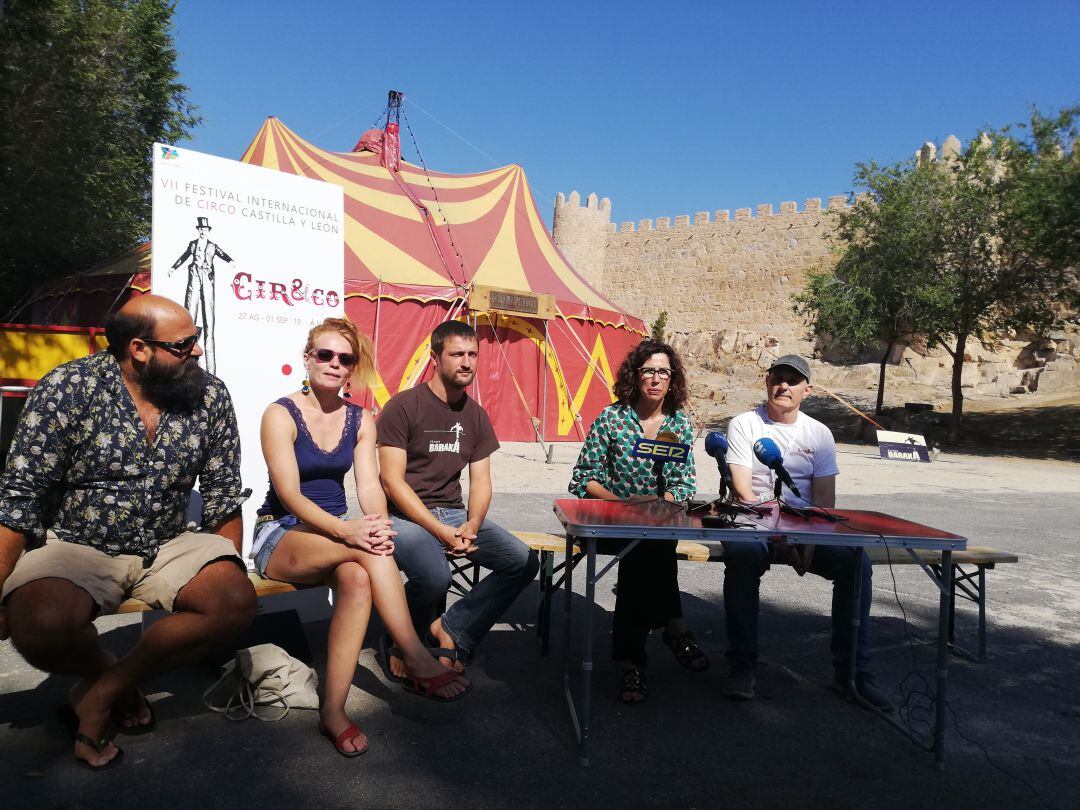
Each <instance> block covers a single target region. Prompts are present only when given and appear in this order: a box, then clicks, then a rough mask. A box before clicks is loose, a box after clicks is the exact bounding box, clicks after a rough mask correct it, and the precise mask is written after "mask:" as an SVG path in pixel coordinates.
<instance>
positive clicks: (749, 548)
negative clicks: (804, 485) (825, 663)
mask: <svg viewBox="0 0 1080 810" xmlns="http://www.w3.org/2000/svg"><path fill="white" fill-rule="evenodd" d="M776 550H777V548H776V545H775V544H773V543H766V542H764V541H761V542H738V543H736V542H730V543H724V566H725V570H724V619H725V622H726V624H727V637H728V651H727V657H728V660H729V661H730V663H731V668H732V669H741V668H747V667H753V666H754V665H755V664H756V663H757V657H758V600H759V597H758V592H759V588H760V585H761V577H762V575H764V573H765V572H766V571H768V570H769V565H770V564H771V563H772V562H774V561H775V552H776ZM858 556H859V555H858V549H854V548H848V547H846V546H818V547H817V548H816V549H814V558H813V559H812V560H811V561H810V568H809V571H810V573H812V574H817V575H818V576H819V577H824V578H825V579H828V580H832V584H833V593H832V645H831V649H832V655H833V665H834V666H835V667H836V668H837V669H846V668H847V664H848V661H850V659H851V597H852V596H853V591H854V587H855V565H856V562H855V561H856V559H857V558H858ZM862 560H863V570H862V585H861V591H860V594H859V595H860V597H861V601H860V604H859V608H860V610H859V638H858V643H857V645H856V648H855V669H856V670H858V671H859V672H865V671H866V668H867V666H868V665H869V662H870V603H871V602H872V601H873V596H874V595H873V592H872V590H871V568H870V560H869V559H868V558H867V557H866V556H865V555H863V558H862Z"/></svg>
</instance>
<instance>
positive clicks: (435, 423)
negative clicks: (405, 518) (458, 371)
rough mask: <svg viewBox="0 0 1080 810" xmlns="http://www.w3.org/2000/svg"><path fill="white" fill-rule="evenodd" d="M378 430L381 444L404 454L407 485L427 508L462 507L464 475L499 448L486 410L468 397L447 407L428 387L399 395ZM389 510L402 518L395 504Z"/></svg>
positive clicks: (424, 385) (421, 387)
mask: <svg viewBox="0 0 1080 810" xmlns="http://www.w3.org/2000/svg"><path fill="white" fill-rule="evenodd" d="M376 428H377V432H378V440H379V444H380V445H383V446H385V447H400V448H402V449H403V450H405V453H406V463H405V483H407V484H408V485H409V486H410V487H412V490H413V492H415V493H416V494H417V495H418V496H419V498H420V500H421V501H423V502H424V506H426V507H428V508H429V509H434V508H435V507H437V506H443V507H449V508H458V509H464V508H465V505H464V503H463V502H462V500H461V471H462V470H463V469H465V467H467V466H468V465H469V464H471V463H472V462H474V461H483V460H484V459H485V458H487V457H488V456H490V455H491V454H492V453H494V452H495V451H496V450H498V449H499V440H498V439H496V438H495V431H494V429H493V428H492V427H491V420H490V419H489V418H488V415H487V412H486V411H485V410H484V409H483V408H481V407H480V406H479V405H477V404H476V403H475V402H474V401H473V400H472V399H470V398H469V396H468V395H465V396H464V397H462V398H461V399H460V400H458V401H457V402H455V403H454V404H453V405H449V404H447V403H445V402H443V401H442V400H441V399H439V398H438V397H437V396H435V393H434V392H433V391H432V390H431V388H429V387H428V384H427V383H421V384H420V385H418V386H416V387H415V388H410V389H408V390H407V391H401V392H400V393H398V394H395V395H394V396H393V397H392V398H391V400H390V401H389V402H387V403H386V407H385V408H383V410H382V413H380V414H379V418H378V421H377V422H376ZM390 509H391V511H393V512H394V513H395V514H399V515H400V514H401V510H400V509H398V508H397V505H396V504H394V503H391V504H390Z"/></svg>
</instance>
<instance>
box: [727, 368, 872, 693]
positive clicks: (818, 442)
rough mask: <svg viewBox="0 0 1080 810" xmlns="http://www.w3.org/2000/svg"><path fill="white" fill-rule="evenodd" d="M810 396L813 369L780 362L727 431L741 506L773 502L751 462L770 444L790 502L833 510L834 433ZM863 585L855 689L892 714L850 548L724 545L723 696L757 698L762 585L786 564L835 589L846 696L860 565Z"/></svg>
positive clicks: (866, 571)
mask: <svg viewBox="0 0 1080 810" xmlns="http://www.w3.org/2000/svg"><path fill="white" fill-rule="evenodd" d="M812 391H813V386H812V385H811V384H810V364H809V363H808V362H806V360H805V358H802V357H799V356H798V355H796V354H785V355H783V356H782V357H778V358H777V359H776V361H775V362H774V363H773V364H772V365H771V366H769V369H768V371H767V372H766V374H765V394H766V397H765V402H764V404H762V405H759V406H758V407H757V408H755V409H754V410H752V411H747V412H746V413H742V414H739V415H738V416H736V417H735V418H734V419H732V420H731V424H730V425H729V426H728V434H727V436H728V442H729V444H730V447H729V449H728V453H727V463H728V466H729V467H730V468H731V479H732V486H733V488H734V490H735V495H736V497H738V498H739V499H740V500H742V501H747V502H756V501H759V500H761V499H762V498H770V499H771V498H772V497H773V495H772V493H773V484H774V481H773V475H774V473H773V471H772V470H770V469H769V468H768V467H766V466H765V465H764V464H762V463H761V462H760V461H758V460H757V459H756V458H755V457H754V451H753V446H754V442H755V441H757V440H758V439H761V438H766V437H767V438H769V439H772V440H773V441H774V442H776V445H777V446H778V447H779V448H780V451H781V452H782V453H783V456H784V467H785V468H786V469H787V471H788V473H789V474H790V475H791V477H792V479H793V480H794V483H795V485H796V486H797V487H798V488H799V491H800V492H802V493H803V494H804V495H805V496H806V497H805V498H800V497H799V496H797V495H796V494H795V493H794V492H793V491H791V490H790V489H788V488H787V487H785V488H784V490H783V498H784V500H785V501H787V502H789V503H791V504H793V505H795V506H809V505H814V506H821V507H825V508H827V509H831V508H833V507H834V506H835V505H836V476H837V475H838V474H839V472H840V468H839V467H837V464H836V442H835V441H834V440H833V436H832V432H831V431H830V430H829V428H828V427H826V426H825V425H823V424H822V423H821V422H819V421H818V420H816V419H814V418H813V417H812V416H808V415H806V414H805V413H802V412H801V411H800V408H799V406H800V405H801V404H802V401H803V399H804V398H805V397H806V396H807V395H808V394H810V393H811V392H812ZM860 560H862V563H863V566H862V570H861V572H860V576H861V581H862V585H861V587H862V590H861V596H862V602H861V604H860V611H859V612H860V617H859V618H860V622H859V634H858V639H857V644H856V652H855V689H856V690H857V691H858V693H859V696H860V697H862V698H863V699H864V700H867V701H869V702H870V703H872V704H874V705H875V706H877V707H878V708H879V709H881V710H883V711H891V709H892V702H891V701H890V700H889V697H888V696H887V695H886V694H885V693H884V692H882V691H881V690H880V689H879V688H878V687H877V686H875V685H874V676H873V675H872V674H871V673H870V672H869V671H868V670H867V665H868V664H869V660H870V656H869V647H870V644H869V627H870V622H869V618H870V602H871V598H872V593H871V587H870V574H871V569H870V565H869V562H868V561H867V560H866V558H865V557H864V556H862V555H860V554H859V553H858V549H854V548H848V547H846V546H820V547H816V546H794V547H793V546H786V545H782V544H778V543H768V542H765V541H761V542H745V541H743V542H730V543H724V618H725V622H726V626H727V637H728V650H727V657H728V662H729V664H730V672H729V674H728V676H727V677H726V678H725V679H724V684H723V687H722V691H723V694H724V696H725V697H727V698H731V699H732V700H748V699H750V698H752V697H753V696H754V686H755V684H756V678H755V675H754V672H755V668H756V665H757V658H758V600H759V589H760V586H761V577H762V576H763V575H764V574H765V572H766V571H768V570H769V566H770V565H771V564H773V563H777V564H789V565H791V566H792V567H793V568H794V569H795V570H796V571H797V572H798V574H799V576H802V575H803V574H805V573H806V572H808V571H809V572H810V573H811V574H816V575H817V576H820V577H824V578H825V579H829V580H832V583H833V600H832V606H833V616H832V645H831V649H832V658H833V666H834V668H835V673H834V681H833V683H834V685H835V687H836V688H837V690H839V691H841V692H847V691H848V690H849V688H850V687H849V682H848V673H849V671H850V664H851V641H852V638H851V627H852V621H851V620H852V616H851V612H852V610H851V603H852V596H853V591H854V584H855V572H856V570H857V569H858V565H859V561H860Z"/></svg>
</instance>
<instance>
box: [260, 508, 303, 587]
mask: <svg viewBox="0 0 1080 810" xmlns="http://www.w3.org/2000/svg"><path fill="white" fill-rule="evenodd" d="M299 522H300V521H299V520H297V519H296V515H285V516H284V517H282V518H277V519H272V520H264V521H263V522H262V523H256V524H255V538H254V542H253V543H252V547H251V559H252V560H253V561H254V563H255V570H256V571H258V572H259V576H261V577H265V576H266V566H268V565H269V564H270V556H271V555H272V554H273V553H274V549H275V548H277V544H278V543H280V542H281V538H282V537H284V536H285V532H287V531H288V530H289V529H291V528H293V527H294V526H296V524H297V523H299Z"/></svg>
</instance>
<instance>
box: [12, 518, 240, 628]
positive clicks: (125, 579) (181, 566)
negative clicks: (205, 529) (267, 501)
mask: <svg viewBox="0 0 1080 810" xmlns="http://www.w3.org/2000/svg"><path fill="white" fill-rule="evenodd" d="M218 560H231V561H232V562H235V563H236V564H237V565H238V566H239V567H240V569H241V570H243V571H245V572H246V570H247V568H246V567H245V565H244V561H243V560H242V559H240V556H239V555H238V554H237V553H236V549H235V548H234V547H233V544H232V543H231V542H230V541H228V540H226V539H225V538H224V537H222V536H221V535H217V534H202V533H196V532H184V533H183V534H181V535H178V536H177V537H175V538H173V539H172V540H169V541H168V542H167V543H164V544H163V545H162V546H161V547H160V548H159V549H158V553H157V557H156V558H155V559H154V563H153V565H151V566H150V567H149V568H143V560H142V557H138V556H136V555H133V554H120V555H119V556H116V557H112V556H110V555H108V554H106V553H105V552H104V551H98V550H97V549H96V548H91V547H90V546H83V545H79V544H78V543H66V542H64V541H63V540H61V539H60V538H59V537H57V536H56V535H55V534H53V532H51V531H50V532H48V534H47V535H46V537H45V545H43V546H40V547H38V548H35V549H33V550H31V551H28V552H26V553H25V554H23V555H22V557H20V558H19V561H18V562H17V563H16V564H15V570H14V571H12V572H11V576H9V577H8V578H7V581H6V582H5V583H4V592H3V596H2V597H0V601H3V600H6V599H7V598H8V595H9V594H10V593H11V592H12V591H14V590H15V589H16V588H19V587H21V586H23V585H25V584H26V583H28V582H33V581H34V580H35V579H45V578H47V577H55V578H57V579H66V580H67V581H68V582H71V583H73V584H75V585H78V586H79V587H80V588H82V589H83V590H84V591H86V592H87V593H88V594H90V596H91V597H92V598H93V600H94V601H95V602H97V604H98V608H99V609H100V611H101V613H114V612H115V611H116V608H117V607H119V606H120V603H121V602H123V601H124V600H125V599H126V598H128V597H129V596H133V597H135V598H136V599H141V600H142V601H144V602H146V604H148V605H150V606H151V607H153V608H161V609H163V610H168V611H172V609H173V603H174V602H175V601H176V595H177V594H178V593H179V592H180V589H181V588H183V587H184V586H185V585H187V584H188V583H189V582H190V581H191V580H192V579H194V578H195V575H196V574H198V573H199V572H200V571H201V570H202V569H203V568H205V567H206V566H207V565H209V564H210V563H212V562H217V561H218Z"/></svg>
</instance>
